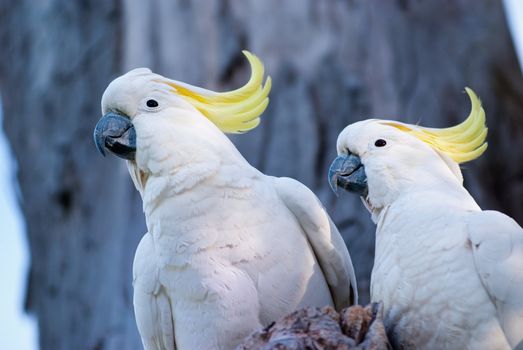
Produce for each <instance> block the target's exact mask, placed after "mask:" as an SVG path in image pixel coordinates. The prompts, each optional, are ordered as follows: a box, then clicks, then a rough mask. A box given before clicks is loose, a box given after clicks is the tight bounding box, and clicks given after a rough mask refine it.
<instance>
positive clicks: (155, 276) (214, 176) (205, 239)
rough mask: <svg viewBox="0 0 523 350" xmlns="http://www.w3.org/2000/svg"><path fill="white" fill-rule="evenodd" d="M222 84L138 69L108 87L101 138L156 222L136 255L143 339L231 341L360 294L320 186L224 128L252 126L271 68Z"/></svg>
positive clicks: (203, 345)
mask: <svg viewBox="0 0 523 350" xmlns="http://www.w3.org/2000/svg"><path fill="white" fill-rule="evenodd" d="M244 53H245V56H246V57H247V59H248V61H249V63H250V65H251V69H252V74H251V78H250V80H249V81H248V83H247V84H246V85H245V86H243V87H241V88H240V89H238V90H234V91H230V92H225V93H216V92H213V91H209V90H205V89H202V88H198V87H195V86H191V85H188V84H185V83H182V82H179V81H174V80H171V79H167V78H165V77H163V76H161V75H158V74H154V73H152V72H151V71H150V70H149V69H145V68H140V69H135V70H132V71H130V72H129V73H127V74H125V75H123V76H121V77H119V78H117V79H116V80H114V81H113V82H112V83H111V84H110V85H109V86H108V87H107V89H106V91H105V92H104V94H103V98H102V113H103V115H104V116H103V117H102V118H101V119H100V121H99V122H98V124H97V125H96V128H95V142H96V145H97V147H98V149H99V150H100V152H102V154H104V153H105V150H106V149H108V150H110V151H111V152H112V153H114V154H116V155H117V156H120V157H122V158H124V159H126V160H127V165H128V168H129V172H130V175H131V178H132V180H133V182H134V184H135V186H136V188H137V190H138V191H139V192H140V194H141V196H142V200H143V210H144V213H145V218H146V223H147V228H148V231H149V232H148V233H147V234H145V236H144V237H143V239H142V240H141V242H140V244H139V246H138V248H137V251H136V256H135V260H134V267H133V274H134V277H133V282H134V283H133V285H134V308H135V314H136V321H137V324H138V329H139V331H140V335H141V337H142V341H143V345H144V347H145V349H146V350H152V349H178V350H187V349H188V350H195V349H200V350H205V349H227V350H228V349H233V348H234V347H235V346H236V345H237V344H239V343H240V342H241V340H242V339H243V338H244V337H245V336H247V335H248V334H249V333H251V332H253V331H254V330H256V329H258V328H260V327H262V326H266V325H267V324H269V323H270V322H272V321H273V320H276V319H278V318H280V317H282V316H284V315H285V314H287V313H289V312H291V311H293V310H295V309H296V308H299V307H303V306H324V305H333V306H335V307H336V308H337V309H340V308H343V307H345V306H348V305H350V304H352V303H355V302H356V300H357V293H356V281H355V277H354V271H353V266H352V263H351V259H350V257H349V253H348V251H347V248H346V246H345V244H344V242H343V239H342V238H341V236H340V234H339V232H338V230H337V229H336V227H335V226H334V225H333V223H332V221H331V220H330V218H329V216H328V214H327V213H326V212H325V209H324V208H323V206H322V205H321V203H320V202H319V201H318V199H317V198H316V196H315V195H314V194H313V193H312V192H311V191H310V190H309V189H308V188H307V187H305V186H304V185H302V184H301V183H299V182H297V181H295V180H292V179H289V178H275V177H271V176H266V175H264V174H262V173H260V172H259V171H258V170H256V169H255V168H253V167H252V166H251V165H249V163H247V161H246V160H245V159H244V158H243V157H242V155H241V154H240V153H239V152H238V150H237V149H236V148H235V147H234V145H233V144H232V143H231V141H230V140H229V139H228V138H227V137H226V136H225V135H224V132H226V133H237V132H245V131H248V130H250V129H253V128H254V127H256V126H257V125H258V123H259V121H260V118H259V116H260V114H261V113H262V112H263V111H264V110H265V108H266V106H267V104H268V98H267V96H268V93H269V90H270V78H268V79H267V80H266V82H265V84H264V83H263V79H264V78H263V76H264V73H263V65H262V64H261V62H260V61H259V59H258V58H257V57H256V56H254V55H252V54H250V53H248V52H244Z"/></svg>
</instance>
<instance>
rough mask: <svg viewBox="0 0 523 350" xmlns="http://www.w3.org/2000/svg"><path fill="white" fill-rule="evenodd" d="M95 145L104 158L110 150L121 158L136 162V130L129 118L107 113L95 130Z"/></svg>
mask: <svg viewBox="0 0 523 350" xmlns="http://www.w3.org/2000/svg"><path fill="white" fill-rule="evenodd" d="M94 143H95V145H96V148H97V149H98V151H99V152H100V153H101V154H102V155H103V156H105V150H106V149H108V150H109V151H111V152H112V153H114V154H116V155H117V156H118V157H120V158H124V159H127V160H134V157H135V155H136V130H135V129H134V125H133V123H131V120H130V119H129V118H128V117H127V116H123V115H121V114H117V113H107V114H106V115H104V116H103V117H102V118H101V119H100V120H99V121H98V123H97V124H96V127H95V128H94Z"/></svg>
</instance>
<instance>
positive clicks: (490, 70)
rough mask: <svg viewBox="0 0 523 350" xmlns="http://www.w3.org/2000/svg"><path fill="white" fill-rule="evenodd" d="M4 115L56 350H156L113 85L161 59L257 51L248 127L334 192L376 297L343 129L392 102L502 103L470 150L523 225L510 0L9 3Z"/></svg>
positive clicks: (423, 114) (0, 1) (437, 119)
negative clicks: (262, 77) (110, 115)
mask: <svg viewBox="0 0 523 350" xmlns="http://www.w3.org/2000/svg"><path fill="white" fill-rule="evenodd" d="M0 23H2V25H1V26H0V42H2V44H3V45H2V46H3V49H2V50H0V84H1V87H2V97H3V102H4V107H5V114H4V115H5V117H4V127H5V129H6V132H7V135H8V137H9V139H10V141H11V143H12V148H13V150H14V152H15V156H16V158H17V159H18V162H19V174H18V179H19V182H20V187H21V192H22V202H21V206H22V209H23V211H24V214H25V218H26V220H27V229H28V236H29V241H30V247H31V254H32V267H31V275H30V285H29V291H28V298H27V300H28V304H27V305H28V309H29V310H30V311H31V312H34V313H36V315H37V317H38V319H39V327H40V336H41V339H40V343H41V346H42V349H53V350H54V349H122V348H125V349H135V348H136V349H138V348H140V345H139V338H138V335H137V332H136V327H135V325H134V318H133V316H132V306H131V300H132V298H131V295H132V294H131V265H132V257H133V255H134V250H135V247H136V245H137V242H138V240H139V238H140V236H141V235H142V234H143V233H144V232H145V226H144V224H143V214H142V213H141V203H140V199H139V196H138V194H137V193H136V192H135V190H134V188H133V186H132V184H131V181H130V180H129V176H128V175H127V171H126V169H125V166H124V164H123V162H121V161H115V160H114V159H109V160H105V159H102V158H101V157H99V155H98V154H97V153H96V150H95V148H94V145H93V142H92V135H91V134H92V129H93V127H94V125H95V123H96V121H97V119H98V117H99V113H100V111H99V103H100V97H101V94H102V93H103V91H104V89H105V87H106V86H107V84H108V83H109V82H110V81H111V80H112V79H113V78H114V77H115V76H116V75H118V74H121V73H123V72H125V71H126V70H128V69H130V68H134V67H138V66H149V67H151V68H152V69H153V71H155V72H158V73H160V74H163V75H166V76H168V77H171V78H174V79H177V80H182V81H186V82H188V83H191V84H196V85H201V86H205V87H208V88H212V89H217V90H222V89H223V90H225V89H230V88H233V87H236V86H238V85H240V84H242V83H243V82H244V81H245V79H246V77H247V75H248V67H247V66H246V64H245V60H244V58H243V57H242V56H241V49H244V48H246V49H249V50H251V51H252V52H254V53H255V54H257V55H258V56H259V57H260V58H261V59H262V60H263V62H264V63H265V65H266V69H267V72H268V73H269V74H270V75H271V76H272V77H273V81H274V84H273V90H272V92H271V95H270V97H271V102H270V105H269V108H268V110H267V111H266V113H265V114H264V116H263V117H262V123H261V125H260V127H258V128H257V129H256V130H254V131H253V132H250V133H248V134H246V135H240V136H234V137H233V140H234V142H235V143H236V144H237V145H238V147H239V149H240V151H241V152H242V153H243V154H244V155H245V156H246V158H247V159H248V160H249V161H250V162H251V163H252V164H253V165H254V166H256V167H257V168H259V169H260V170H261V171H263V172H265V173H267V174H271V175H276V176H290V177H294V178H296V179H298V180H300V181H302V182H303V183H305V184H306V185H307V186H309V187H310V188H311V189H312V190H313V191H314V192H315V193H316V194H318V195H319V197H320V198H321V200H322V201H323V203H324V204H325V205H326V207H327V210H328V211H329V212H330V213H331V214H332V215H333V218H334V220H335V222H336V223H337V225H338V227H339V228H340V230H341V232H342V234H343V236H344V238H345V240H346V242H347V244H348V246H349V250H350V252H351V255H352V258H353V262H354V265H355V269H356V272H357V277H358V282H359V287H360V293H361V295H362V302H363V303H366V302H368V300H369V298H368V291H369V281H370V272H371V269H372V261H373V251H374V237H373V236H374V229H375V227H374V225H373V224H372V222H371V221H370V218H369V214H368V213H367V212H366V210H365V209H364V208H363V205H362V204H361V202H360V200H359V198H357V197H356V196H353V195H348V194H347V195H345V194H344V195H342V196H341V198H338V199H336V198H335V197H334V196H333V195H332V193H331V192H330V190H329V188H328V184H327V180H326V173H327V169H328V166H329V164H330V162H331V160H332V159H334V157H335V153H336V148H335V145H336V137H337V135H338V134H339V132H340V131H341V130H342V129H343V128H344V127H345V126H346V125H348V124H350V123H352V122H355V121H357V120H361V119H365V118H370V117H380V118H391V119H400V120H402V121H406V122H410V123H416V122H420V123H421V124H423V125H426V126H434V127H445V126H450V125H454V124H456V123H458V122H459V121H461V120H462V119H463V118H464V117H465V116H466V115H467V113H468V108H469V104H468V101H467V99H466V97H465V95H464V94H461V93H460V92H461V91H463V88H464V87H465V86H470V87H471V88H473V89H474V90H475V91H476V92H477V93H478V94H479V96H481V97H482V100H483V103H484V107H485V110H486V112H487V122H488V125H489V127H490V129H489V137H488V140H489V149H488V150H487V152H486V153H485V155H484V156H482V157H481V158H480V159H479V160H477V161H474V162H472V163H470V164H467V165H465V166H464V167H463V168H464V175H465V179H466V181H465V183H466V186H467V188H469V189H470V191H471V192H472V194H473V195H474V196H475V198H477V200H478V202H479V203H480V205H481V206H482V207H483V208H485V209H498V210H501V211H503V212H505V213H507V214H509V215H511V216H513V217H514V218H515V219H516V220H517V221H519V222H520V223H521V222H523V201H521V198H522V197H523V147H522V146H523V144H522V143H523V142H522V140H523V120H522V119H523V104H522V103H521V101H523V96H522V94H523V79H522V77H521V73H520V71H519V67H518V64H517V61H516V57H515V53H514V50H513V47H512V44H511V41H510V37H509V33H508V30H507V27H506V23H505V18H504V14H503V9H502V3H501V2H500V1H489V0H482V1H474V0H453V1H450V0H446V1H445V0H444V1H437V2H436V1H424V2H422V1H409V0H398V1H386V2H384V1H377V0H374V1H363V0H348V1H338V0H323V1H317V0H294V1H292V0H288V1H279V0H265V1H256V0H223V1H205V0H178V1H166V0H151V1H148V2H144V1H139V0H124V1H123V2H119V1H117V0H112V1H101V0H99V1H95V0H92V1H89V0H84V1H76V2H71V1H66V0H48V1H45V2H36V1H33V2H31V1H29V0H24V1H14V0H0Z"/></svg>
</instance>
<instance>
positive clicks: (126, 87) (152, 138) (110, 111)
mask: <svg viewBox="0 0 523 350" xmlns="http://www.w3.org/2000/svg"><path fill="white" fill-rule="evenodd" d="M243 53H244V55H245V56H246V58H247V60H248V62H249V64H250V67H251V77H250V79H249V81H248V82H247V83H246V84H245V85H244V86H243V87H241V88H239V89H236V90H233V91H228V92H214V91H210V90H206V89H203V88H199V87H196V86H192V85H189V84H186V83H183V82H179V81H175V80H171V79H168V78H165V77H163V76H161V75H159V74H155V73H152V72H151V70H149V69H147V68H138V69H134V70H131V71H130V72H128V73H126V74H124V75H122V76H120V77H118V78H117V79H115V80H114V81H112V82H111V83H110V84H109V86H108V87H107V89H106V90H105V92H104V94H103V97H102V114H103V116H102V118H101V119H100V120H99V121H98V123H97V125H96V127H95V130H94V141H95V144H96V147H97V148H98V150H99V151H100V153H101V154H102V155H105V153H106V150H109V151H110V152H111V153H114V154H115V155H117V156H119V157H121V158H124V159H127V160H129V161H130V162H131V163H133V164H136V165H137V166H138V168H139V169H140V170H141V171H142V172H145V173H155V172H161V171H170V170H172V168H174V167H179V166H181V165H184V164H187V163H190V162H197V161H198V160H201V161H202V162H203V161H205V160H208V159H203V158H205V157H208V158H209V157H211V158H212V155H210V154H214V156H216V157H218V155H217V154H216V153H218V152H220V151H223V150H222V149H220V147H229V148H230V143H228V142H227V141H226V139H227V138H226V137H225V136H224V135H223V134H224V133H242V132H246V131H249V130H251V129H253V128H255V127H256V126H257V125H258V124H259V123H260V115H261V114H262V113H263V111H264V110H265V108H266V107H267V105H268V103H269V99H268V94H269V91H270V89H271V80H270V77H268V78H267V79H266V80H265V83H264V82H263V80H264V68H263V64H262V63H261V62H260V60H259V59H258V58H257V57H256V56H254V55H253V54H251V53H249V52H247V51H243ZM224 145H225V146H224ZM160 160H166V161H163V162H161V164H162V166H161V167H160Z"/></svg>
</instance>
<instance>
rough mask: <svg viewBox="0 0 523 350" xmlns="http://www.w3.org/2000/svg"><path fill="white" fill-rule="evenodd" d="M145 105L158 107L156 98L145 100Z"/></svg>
mask: <svg viewBox="0 0 523 350" xmlns="http://www.w3.org/2000/svg"><path fill="white" fill-rule="evenodd" d="M145 104H146V105H147V107H150V108H154V107H158V101H156V100H153V99H151V100H147V102H146V103H145Z"/></svg>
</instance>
